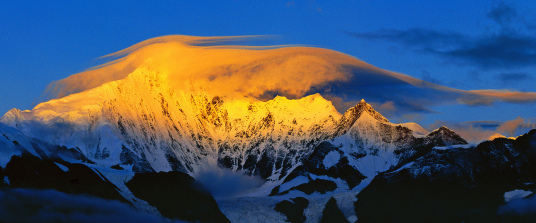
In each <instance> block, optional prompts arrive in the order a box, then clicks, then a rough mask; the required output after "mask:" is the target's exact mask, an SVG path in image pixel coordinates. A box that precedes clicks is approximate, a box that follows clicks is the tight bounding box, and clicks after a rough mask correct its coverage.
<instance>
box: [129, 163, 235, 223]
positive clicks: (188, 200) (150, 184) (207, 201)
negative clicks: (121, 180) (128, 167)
mask: <svg viewBox="0 0 536 223" xmlns="http://www.w3.org/2000/svg"><path fill="white" fill-rule="evenodd" d="M125 185H126V186H127V187H128V188H129V189H130V191H132V193H133V194H134V196H136V197H137V198H140V199H143V200H145V201H147V202H148V203H149V204H150V205H151V206H154V207H156V208H157V209H158V211H159V212H160V213H161V214H162V215H163V216H164V217H167V218H170V219H179V220H184V221H196V222H229V220H228V219H227V217H225V215H223V213H221V211H220V209H219V208H218V204H217V203H216V201H215V200H214V198H213V197H212V196H211V195H210V193H209V192H208V191H206V190H204V189H202V186H201V185H200V184H198V183H197V182H196V181H195V180H194V178H192V177H190V176H189V175H188V174H185V173H181V172H177V171H174V172H159V173H136V175H134V177H133V178H132V179H131V180H130V181H128V182H127V183H126V184H125Z"/></svg>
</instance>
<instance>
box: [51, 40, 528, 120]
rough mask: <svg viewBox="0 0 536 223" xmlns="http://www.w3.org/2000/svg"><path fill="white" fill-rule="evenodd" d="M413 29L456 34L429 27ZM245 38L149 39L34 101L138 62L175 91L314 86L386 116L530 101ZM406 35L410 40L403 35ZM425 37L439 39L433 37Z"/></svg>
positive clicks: (257, 96) (342, 102) (268, 95)
mask: <svg viewBox="0 0 536 223" xmlns="http://www.w3.org/2000/svg"><path fill="white" fill-rule="evenodd" d="M417 33H420V34H419V35H421V36H443V37H444V38H447V37H448V38H458V37H456V35H443V34H441V33H437V32H432V33H428V34H427V32H426V31H420V32H417ZM389 35H392V34H389ZM404 35H409V34H404ZM443 37H442V38H443ZM251 38H253V39H255V38H264V37H252V36H244V37H191V36H163V37H157V38H153V39H149V40H146V41H143V42H141V43H139V44H136V45H133V46H132V47H129V48H127V49H125V50H122V51H119V52H117V53H113V54H110V55H108V57H110V58H113V59H114V60H113V61H111V62H108V63H105V64H103V65H101V66H97V67H95V68H94V69H90V70H87V71H84V72H82V73H78V74H74V75H71V76H69V77H67V78H65V79H62V80H59V81H55V82H53V83H51V84H50V85H49V86H48V87H47V89H46V90H45V92H44V94H43V96H42V97H41V101H47V100H50V99H55V98H61V97H64V96H67V95H70V94H73V93H78V92H83V91H87V90H90V89H94V88H97V87H99V86H101V85H103V84H105V83H108V82H112V81H119V80H122V79H124V78H127V77H128V76H129V75H131V74H133V73H135V72H134V71H135V70H137V69H139V68H140V67H143V68H144V69H147V70H153V71H155V72H156V73H157V75H158V76H159V78H161V79H163V80H164V81H166V82H167V83H168V84H169V86H171V87H172V88H173V90H175V91H189V90H191V89H190V88H192V86H194V87H200V88H202V89H204V91H206V92H207V93H209V94H211V95H218V96H220V97H229V98H237V97H238V98H243V97H248V98H250V99H253V100H271V99H273V98H274V97H275V96H277V95H279V96H285V97H287V98H291V99H294V98H301V97H304V96H307V95H311V94H315V93H320V94H321V95H322V96H323V97H325V98H327V99H328V100H331V101H332V102H333V104H334V105H335V106H336V108H337V109H338V110H339V111H340V112H344V111H346V109H348V108H349V107H351V106H353V105H355V104H357V102H358V101H359V100H361V99H366V100H367V101H368V102H371V103H375V104H378V105H381V106H380V109H382V110H385V111H386V112H389V113H392V114H393V115H394V116H403V115H406V114H408V113H429V112H433V110H432V109H431V107H433V106H439V105H448V104H456V103H462V104H467V105H490V104H492V103H494V102H496V101H505V102H516V103H526V102H533V101H535V100H536V93H532V92H516V91H504V90H474V91H465V90H458V89H454V88H448V87H445V86H441V85H439V84H434V83H431V82H428V81H423V80H419V79H417V78H414V77H411V76H408V75H404V74H400V73H395V72H391V71H387V70H383V69H380V68H377V67H374V66H372V65H370V64H367V63H365V62H363V61H360V60H358V59H356V58H354V57H351V56H348V55H346V54H343V53H340V52H336V51H333V50H328V49H322V48H314V47H296V46H240V45H228V43H234V42H240V41H244V40H247V39H251ZM408 41H409V42H414V41H416V40H411V38H408ZM414 44H417V43H416V42H415V43H414ZM431 44H436V45H438V46H439V45H440V43H439V42H437V43H433V42H431ZM142 70H143V69H142ZM427 77H428V80H431V79H430V75H427V76H426V75H425V78H427ZM395 108H396V109H395Z"/></svg>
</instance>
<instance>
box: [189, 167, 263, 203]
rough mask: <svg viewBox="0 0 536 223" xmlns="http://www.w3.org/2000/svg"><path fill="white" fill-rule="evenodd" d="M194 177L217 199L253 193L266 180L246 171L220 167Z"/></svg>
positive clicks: (204, 171)
mask: <svg viewBox="0 0 536 223" xmlns="http://www.w3.org/2000/svg"><path fill="white" fill-rule="evenodd" d="M193 177H194V178H195V179H196V180H197V181H199V182H200V183H201V184H202V185H203V186H204V187H205V189H207V190H208V191H209V192H210V193H211V194H212V196H213V197H215V198H228V197H235V196H239V195H243V194H246V193H248V192H252V191H254V190H255V189H257V188H259V187H260V186H261V185H262V184H264V183H265V182H266V180H264V179H262V178H261V177H260V176H250V175H247V174H246V173H245V172H244V171H232V170H230V169H221V168H218V167H213V168H204V169H202V170H200V171H198V172H197V173H196V174H195V175H193Z"/></svg>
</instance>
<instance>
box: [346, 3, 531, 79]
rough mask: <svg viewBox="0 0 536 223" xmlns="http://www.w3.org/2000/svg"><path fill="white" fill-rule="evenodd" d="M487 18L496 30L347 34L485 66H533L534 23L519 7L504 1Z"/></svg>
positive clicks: (382, 31)
mask: <svg viewBox="0 0 536 223" xmlns="http://www.w3.org/2000/svg"><path fill="white" fill-rule="evenodd" d="M486 17H487V18H489V19H491V20H492V21H494V22H495V23H496V24H497V26H498V31H497V32H488V33H487V34H483V35H480V36H470V35H465V34H462V33H458V32H452V31H438V30H432V29H417V28H415V29H407V30H396V29H386V30H378V31H375V32H369V33H358V32H349V33H348V34H350V35H352V36H354V37H357V38H360V39H364V40H376V41H387V42H393V43H398V44H401V45H404V46H407V47H409V48H411V49H413V50H415V51H418V52H423V53H430V54H434V55H438V56H441V57H444V58H450V59H457V60H460V61H461V62H463V63H464V64H465V63H467V64H473V65H475V66H478V67H480V68H485V69H490V68H511V67H520V66H525V67H526V66H534V64H535V63H536V38H534V35H533V34H534V33H532V32H531V30H528V29H527V28H526V27H530V26H531V25H530V24H528V22H527V21H526V20H524V19H523V18H522V17H521V16H520V15H519V14H518V13H517V10H516V8H514V7H513V6H511V5H507V4H505V3H502V2H501V3H500V4H498V5H497V6H495V7H494V8H492V9H491V10H490V11H489V12H488V14H487V15H486ZM519 24H524V25H521V26H520V25H519Z"/></svg>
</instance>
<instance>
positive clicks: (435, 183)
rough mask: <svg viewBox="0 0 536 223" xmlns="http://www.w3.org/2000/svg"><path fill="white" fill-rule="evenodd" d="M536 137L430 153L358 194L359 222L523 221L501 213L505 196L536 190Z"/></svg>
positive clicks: (378, 177) (375, 180)
mask: <svg viewBox="0 0 536 223" xmlns="http://www.w3.org/2000/svg"><path fill="white" fill-rule="evenodd" d="M535 135H536V131H535V130H532V131H530V132H529V133H527V134H525V135H523V136H520V137H518V138H517V140H512V139H506V138H497V139H495V140H493V141H485V142H483V143H481V144H479V145H478V146H476V147H472V148H449V149H445V150H438V149H430V150H428V151H427V153H425V154H424V155H422V156H421V157H419V158H416V159H414V160H413V161H412V162H413V163H411V165H409V166H406V168H404V169H401V170H396V171H391V172H386V173H382V174H380V175H378V176H377V177H376V178H375V179H374V180H373V181H372V182H371V183H370V185H368V186H367V187H366V188H365V189H364V190H363V191H361V192H360V193H359V194H358V195H357V198H358V200H357V201H356V203H355V211H356V213H357V216H358V218H359V221H360V222H393V221H396V222H462V221H464V222H511V221H510V220H515V219H518V218H509V219H510V220H505V219H506V217H505V216H499V215H497V209H498V207H499V206H500V205H502V204H504V197H503V195H504V193H505V192H507V191H512V190H515V189H523V190H532V191H534V190H535V189H536V184H535V183H536V177H535V176H536V163H534V162H533V161H534V153H533V151H534V150H535V149H536V147H535V145H536V139H535V138H536V136H535ZM406 163H409V162H406ZM525 218H526V216H520V217H519V219H525ZM514 222H515V221H514ZM522 222H523V221H522Z"/></svg>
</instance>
